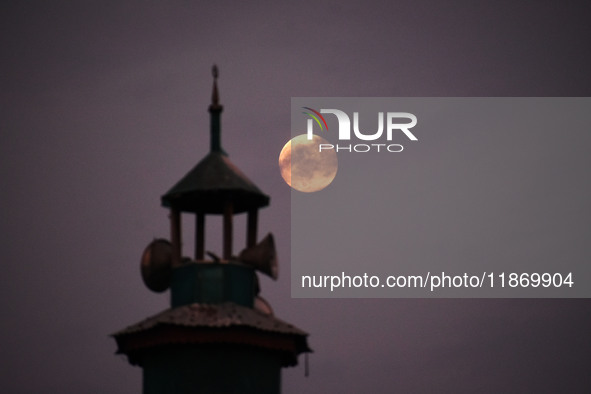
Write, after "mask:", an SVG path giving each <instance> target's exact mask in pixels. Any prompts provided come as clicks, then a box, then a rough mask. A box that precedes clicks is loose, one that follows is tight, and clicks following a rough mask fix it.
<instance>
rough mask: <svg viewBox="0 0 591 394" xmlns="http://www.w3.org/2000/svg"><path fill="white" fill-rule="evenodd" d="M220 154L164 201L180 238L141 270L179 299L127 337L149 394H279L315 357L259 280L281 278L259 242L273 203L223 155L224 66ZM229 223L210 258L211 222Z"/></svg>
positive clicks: (123, 346)
mask: <svg viewBox="0 0 591 394" xmlns="http://www.w3.org/2000/svg"><path fill="white" fill-rule="evenodd" d="M213 75H214V83H213V95H212V102H211V105H210V107H209V113H210V117H211V126H210V129H211V151H210V152H209V154H208V155H207V156H206V157H205V158H204V159H203V160H201V161H200V162H199V163H198V164H197V165H196V166H195V167H194V168H193V169H192V170H191V171H190V172H189V173H188V174H187V175H185V176H184V177H183V178H182V179H181V180H180V181H179V182H178V183H176V185H174V186H173V187H172V188H171V189H170V190H169V191H168V192H167V193H166V194H165V195H164V196H162V205H163V206H165V207H167V208H169V209H170V226H171V232H170V234H171V239H170V241H168V240H164V239H158V240H154V241H153V242H152V243H150V244H149V245H148V247H147V248H146V250H145V251H144V254H143V256H142V261H141V269H142V277H143V279H144V282H145V284H146V285H147V286H148V288H150V289H151V290H153V291H156V292H162V291H166V290H167V289H168V288H169V287H170V290H171V297H170V299H171V307H170V308H169V309H167V310H165V311H163V312H161V313H159V314H157V315H155V316H152V317H149V318H147V319H145V320H143V321H141V322H139V323H137V324H134V325H132V326H130V327H128V328H126V329H124V330H121V331H119V332H117V333H115V334H113V337H114V338H115V340H116V341H117V353H119V354H125V355H127V358H128V360H129V362H130V363H131V364H132V365H139V366H140V367H142V369H143V392H144V393H145V394H152V393H172V394H176V393H279V392H280V391H281V378H280V377H281V368H282V367H286V366H293V365H297V363H298V355H299V354H300V353H305V352H309V351H310V349H309V347H308V343H307V335H308V334H306V333H305V332H303V331H302V330H300V329H298V328H296V327H294V326H293V325H291V324H288V323H285V322H283V321H281V320H279V319H277V318H276V317H275V316H274V314H273V311H272V309H271V307H270V305H269V304H268V303H267V302H266V301H265V300H264V299H263V298H262V297H260V296H259V295H258V293H259V286H258V278H257V273H256V272H255V271H260V272H263V273H265V274H267V275H269V276H271V277H272V278H274V279H276V278H277V258H276V253H275V246H274V241H273V237H272V235H271V234H269V235H267V236H266V237H265V238H264V239H263V240H262V241H261V242H259V243H258V244H257V243H256V240H257V219H258V210H259V208H263V207H265V206H267V205H269V197H268V196H267V195H265V194H263V193H262V192H261V191H260V190H259V189H258V187H257V186H256V185H255V184H254V183H253V182H252V181H250V180H249V179H248V178H247V177H246V176H245V175H244V174H243V173H242V172H241V171H240V170H239V169H238V168H237V167H236V166H235V165H234V164H233V163H232V162H231V161H230V160H229V159H228V156H227V154H226V153H225V152H224V150H223V149H222V146H221V127H220V115H221V112H222V109H223V107H222V106H221V105H220V103H219V94H218V88H217V77H218V71H217V68H216V67H215V66H214V70H213ZM182 213H190V214H194V215H195V219H196V220H195V226H196V228H195V258H194V259H190V258H186V257H185V258H183V257H182V254H181V243H182V240H181V214H182ZM241 213H246V215H247V237H246V238H247V242H246V243H247V244H246V248H245V249H244V250H243V251H242V252H241V253H239V255H238V256H234V255H233V254H232V250H233V248H232V246H233V245H232V241H233V236H232V233H233V229H232V227H233V217H234V215H237V214H241ZM207 215H221V216H222V217H223V253H222V256H221V257H218V256H216V255H215V254H213V253H210V252H207V254H208V255H209V257H211V259H206V258H205V254H206V253H205V219H206V216H207Z"/></svg>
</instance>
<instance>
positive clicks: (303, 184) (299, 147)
mask: <svg viewBox="0 0 591 394" xmlns="http://www.w3.org/2000/svg"><path fill="white" fill-rule="evenodd" d="M319 144H328V141H326V140H325V139H324V138H322V137H319V136H317V135H313V137H312V139H311V140H309V139H308V136H307V135H306V134H301V135H298V136H297V137H294V138H292V139H291V140H289V141H287V144H285V146H284V147H283V149H282V150H281V153H280V154H279V169H280V170H281V176H282V177H283V179H284V180H285V182H286V183H287V184H288V185H289V186H291V187H292V188H294V189H296V190H299V191H301V192H306V193H312V192H317V191H319V190H322V189H324V188H325V187H327V186H328V185H330V183H331V182H332V180H333V179H334V177H335V176H336V175H337V168H338V160H337V154H336V153H335V151H334V149H327V150H323V151H321V152H319V149H318V145H319Z"/></svg>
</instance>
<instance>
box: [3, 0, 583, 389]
mask: <svg viewBox="0 0 591 394" xmlns="http://www.w3.org/2000/svg"><path fill="white" fill-rule="evenodd" d="M21 3H25V2H16V1H5V2H3V3H2V5H0V18H1V20H0V33H1V34H0V42H1V43H2V54H3V60H2V62H1V63H0V70H1V72H0V83H1V85H0V86H1V89H0V92H1V93H0V97H1V102H0V108H1V111H2V116H1V118H0V119H1V123H0V161H1V166H0V179H1V180H2V185H3V192H2V193H0V202H1V203H2V207H3V214H2V221H1V222H0V226H2V227H1V228H2V234H3V240H4V241H3V242H2V246H3V250H4V251H6V252H7V256H5V257H6V259H5V261H4V269H3V280H2V286H1V287H0V292H1V293H0V294H1V295H2V301H0V312H1V313H2V316H3V318H2V322H1V323H0V324H1V325H0V333H1V334H2V336H1V341H2V344H1V346H0V349H1V356H0V363H1V364H0V384H1V386H2V387H3V391H5V392H10V393H34V392H65V393H80V392H85V393H130V392H140V390H141V370H140V369H139V368H136V367H132V366H130V365H128V364H127V361H126V360H125V359H124V358H122V357H118V356H114V355H113V353H114V351H115V342H114V340H113V339H112V338H109V337H108V334H110V333H112V332H114V331H117V330H119V329H122V328H124V327H126V326H128V325H131V324H133V323H136V322H137V321H139V320H141V319H143V318H145V317H147V316H150V315H153V314H155V313H157V312H159V311H161V310H163V309H165V308H166V307H167V306H168V294H165V295H162V294H154V293H151V292H150V291H149V290H148V289H147V288H145V287H144V285H143V283H142V281H141V278H140V274H139V258H140V255H141V252H142V251H143V248H144V247H145V246H146V244H147V243H148V242H149V241H151V240H152V239H153V238H154V237H161V236H168V221H167V211H166V210H165V209H164V208H162V207H160V196H161V195H162V194H164V193H165V192H166V191H167V190H168V189H169V188H170V187H171V186H172V185H173V184H174V183H175V182H176V181H177V180H178V179H180V178H181V177H182V176H183V175H184V174H185V173H186V172H187V171H188V170H189V169H191V168H192V166H193V165H194V164H195V163H196V162H197V161H198V160H200V159H201V158H202V157H203V156H204V155H205V154H206V153H207V151H208V149H209V136H208V127H209V120H208V113H207V106H208V104H209V100H210V94H211V74H210V69H211V65H212V63H214V62H216V63H217V64H218V65H219V67H220V80H219V87H220V95H221V102H222V104H223V105H224V107H225V110H224V113H223V114H222V144H223V146H224V148H225V150H226V151H227V152H228V153H229V154H230V157H231V159H232V161H233V162H234V163H235V164H236V165H238V166H239V167H240V168H241V169H242V170H243V171H244V172H245V173H246V174H247V175H248V176H249V177H250V178H251V179H252V180H253V181H254V182H255V183H256V184H257V185H258V186H259V187H260V188H261V189H262V190H263V191H264V192H266V193H267V194H269V195H270V196H271V206H270V207H269V208H266V209H264V210H262V211H261V213H260V219H261V222H260V231H259V234H260V235H261V236H262V235H264V234H265V233H266V232H267V231H272V232H273V233H274V234H275V236H276V241H277V247H278V250H279V254H280V255H279V257H280V280H279V281H278V282H273V281H271V280H268V279H267V278H262V287H263V293H262V294H263V296H264V297H265V298H266V299H267V300H269V301H270V303H271V305H272V306H273V307H274V309H275V312H276V314H277V315H278V317H280V318H281V319H283V320H286V321H289V322H291V323H293V324H295V325H297V326H299V327H300V328H302V329H304V330H306V331H308V332H310V334H311V336H310V344H311V346H312V347H313V348H314V350H315V353H314V354H313V355H312V356H311V357H310V366H311V376H310V377H308V378H305V377H304V368H303V366H302V365H300V366H299V367H297V368H290V369H288V370H284V373H283V391H284V393H302V392H305V393H327V392H352V393H354V392H378V393H382V392H383V393H387V392H395V391H397V392H417V393H430V392H471V393H472V392H480V393H498V392H505V393H521V392H590V391H591V375H590V374H589V366H590V365H591V335H589V333H590V332H591V302H590V301H588V300H396V299H391V300H306V299H291V298H290V289H289V283H290V281H289V212H290V200H289V196H290V191H289V189H288V187H287V186H286V185H285V184H284V182H283V180H282V179H281V176H280V175H279V171H278V168H277V164H276V163H277V156H278V154H279V151H280V150H281V148H282V147H283V144H284V143H285V142H286V141H287V140H288V139H289V135H290V130H289V124H290V118H289V116H290V97H298V96H387V97H389V96H589V95H590V93H591V77H590V76H589V70H591V52H590V51H589V48H590V47H591V42H590V41H591V24H590V23H589V15H591V6H589V5H588V3H587V2H561V1H536V2H533V1H531V2H521V4H520V5H515V4H513V2H510V1H495V2H492V1H491V2H488V5H483V4H480V2H474V1H462V2H459V1H454V2H444V1H434V0H433V1H387V2H386V1H383V2H373V3H372V2H364V3H361V2H359V3H356V2H343V1H334V2H323V3H319V2H307V1H298V2H293V3H291V4H290V5H279V4H278V3H279V2H270V1H269V2H257V4H251V3H250V2H244V3H243V4H240V5H235V3H232V4H230V3H229V2H225V1H219V2H210V4H208V5H200V4H199V2H196V1H168V2H140V1H137V2H132V1H103V2H95V3H94V4H93V5H90V4H82V2H70V3H69V4H67V3H66V2H27V3H26V5H25V4H21ZM476 3H478V4H476ZM524 154H527V153H524ZM467 165H469V163H467ZM565 176H568V174H565ZM507 186H508V187H510V186H511V185H507ZM187 225H188V223H187ZM587 230H589V228H588V229H587ZM216 231H217V230H216V229H215V228H212V229H211V230H210V231H209V232H208V235H210V237H212V238H213V237H215V235H216V234H218V233H217V232H216ZM567 231H568V230H567ZM235 234H236V236H235V239H236V244H237V245H241V244H243V243H244V241H243V240H244V238H243V237H244V230H243V227H241V225H237V226H236V229H235ZM524 241H527V240H524ZM212 243H214V244H215V242H213V241H212ZM210 248H212V249H214V250H215V248H216V246H211V247H210ZM186 250H190V248H189V246H187V249H186ZM301 361H303V359H302V360H301Z"/></svg>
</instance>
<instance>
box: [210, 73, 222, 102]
mask: <svg viewBox="0 0 591 394" xmlns="http://www.w3.org/2000/svg"><path fill="white" fill-rule="evenodd" d="M211 73H212V75H213V93H212V95H211V105H212V107H215V108H217V107H219V106H220V95H219V93H218V84H217V81H218V75H219V71H218V66H217V65H215V64H214V65H213V67H212V68H211Z"/></svg>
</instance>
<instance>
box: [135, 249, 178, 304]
mask: <svg viewBox="0 0 591 394" xmlns="http://www.w3.org/2000/svg"><path fill="white" fill-rule="evenodd" d="M140 268H141V271H142V279H143V280H144V284H145V285H146V286H147V287H148V289H150V290H152V291H155V292H157V293H160V292H163V291H164V290H166V289H168V287H169V286H170V279H171V274H172V244H171V243H170V242H169V241H168V240H166V239H155V240H154V241H152V242H150V244H149V245H148V246H146V249H145V250H144V253H143V254H142V260H141V263H140Z"/></svg>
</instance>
